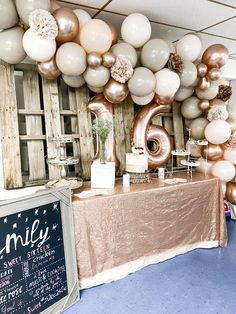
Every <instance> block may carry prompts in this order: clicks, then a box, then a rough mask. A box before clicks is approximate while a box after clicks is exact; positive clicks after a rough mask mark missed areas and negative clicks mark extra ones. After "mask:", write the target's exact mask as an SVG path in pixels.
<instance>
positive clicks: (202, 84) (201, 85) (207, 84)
mask: <svg viewBox="0 0 236 314" xmlns="http://www.w3.org/2000/svg"><path fill="white" fill-rule="evenodd" d="M210 85H211V83H210V81H208V79H207V78H206V77H202V78H200V80H199V83H198V87H199V88H200V89H201V90H206V89H208V88H209V87H210Z"/></svg>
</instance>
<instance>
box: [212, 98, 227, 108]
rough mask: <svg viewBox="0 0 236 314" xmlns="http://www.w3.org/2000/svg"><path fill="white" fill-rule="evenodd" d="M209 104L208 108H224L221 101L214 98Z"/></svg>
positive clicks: (223, 103) (224, 104)
mask: <svg viewBox="0 0 236 314" xmlns="http://www.w3.org/2000/svg"><path fill="white" fill-rule="evenodd" d="M209 102H210V107H213V106H226V103H225V102H224V101H223V100H221V99H217V98H214V99H212V100H210V101H209Z"/></svg>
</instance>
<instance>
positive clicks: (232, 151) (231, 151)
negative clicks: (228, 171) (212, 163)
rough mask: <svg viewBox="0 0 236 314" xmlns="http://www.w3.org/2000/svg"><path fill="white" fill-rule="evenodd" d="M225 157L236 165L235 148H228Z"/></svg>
mask: <svg viewBox="0 0 236 314" xmlns="http://www.w3.org/2000/svg"><path fill="white" fill-rule="evenodd" d="M224 159H225V160H228V161H230V162H232V164H234V165H236V150H235V149H226V150H225V151H224Z"/></svg>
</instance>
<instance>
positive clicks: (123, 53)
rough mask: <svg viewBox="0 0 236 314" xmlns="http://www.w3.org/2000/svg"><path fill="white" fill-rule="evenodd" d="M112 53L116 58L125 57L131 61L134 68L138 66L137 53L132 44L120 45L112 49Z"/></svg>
mask: <svg viewBox="0 0 236 314" xmlns="http://www.w3.org/2000/svg"><path fill="white" fill-rule="evenodd" d="M111 52H112V53H113V54H114V55H115V56H116V57H123V58H126V59H129V61H130V62H131V64H132V66H133V68H134V67H135V66H136V64H137V60H138V56H137V52H136V50H135V49H134V47H132V46H131V45H130V44H127V43H118V44H116V45H114V46H112V47H111Z"/></svg>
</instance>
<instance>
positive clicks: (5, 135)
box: [0, 61, 22, 188]
mask: <svg viewBox="0 0 236 314" xmlns="http://www.w3.org/2000/svg"><path fill="white" fill-rule="evenodd" d="M15 90H16V87H15V77H14V67H13V66H12V65H8V64H6V63H4V62H3V61H0V95H1V97H0V136H1V142H2V160H3V172H4V186H5V188H15V187H22V176H21V161H20V142H19V126H18V115H17V101H16V93H15Z"/></svg>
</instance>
